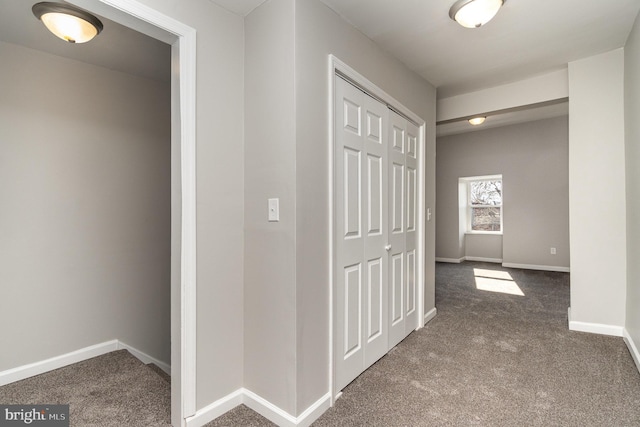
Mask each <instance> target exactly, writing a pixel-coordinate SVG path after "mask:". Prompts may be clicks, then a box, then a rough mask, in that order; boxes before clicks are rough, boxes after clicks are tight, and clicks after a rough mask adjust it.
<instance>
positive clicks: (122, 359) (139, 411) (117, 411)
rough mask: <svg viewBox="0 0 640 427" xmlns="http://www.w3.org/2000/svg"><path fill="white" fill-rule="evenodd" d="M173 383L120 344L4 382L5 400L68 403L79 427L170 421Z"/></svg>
mask: <svg viewBox="0 0 640 427" xmlns="http://www.w3.org/2000/svg"><path fill="white" fill-rule="evenodd" d="M165 375H166V374H165ZM170 389H171V387H170V385H169V382H168V381H167V379H166V377H163V376H161V375H160V374H159V373H157V372H155V371H154V368H153V367H148V366H147V365H145V364H144V363H142V362H141V361H139V360H138V359H136V358H135V357H134V356H132V355H131V354H130V353H129V352H128V351H127V350H119V351H114V352H112V353H108V354H105V355H102V356H98V357H94V358H93V359H89V360H85V361H83V362H80V363H76V364H74V365H71V366H67V367H64V368H61V369H56V370H54V371H51V372H47V373H45V374H42V375H37V376H35V377H32V378H28V379H26V380H22V381H18V382H15V383H12V384H8V385H6V386H3V387H0V403H2V404H15V405H26V404H69V419H70V425H71V426H78V427H80V426H82V427H84V426H91V427H93V426H95V427H103V426H104V427H107V426H109V427H112V426H113V427H115V426H118V427H124V426H131V427H149V426H170V425H171V423H170V419H171V418H170V410H171V391H170Z"/></svg>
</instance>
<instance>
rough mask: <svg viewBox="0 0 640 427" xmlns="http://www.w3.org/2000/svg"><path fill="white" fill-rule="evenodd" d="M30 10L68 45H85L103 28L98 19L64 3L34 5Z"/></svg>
mask: <svg viewBox="0 0 640 427" xmlns="http://www.w3.org/2000/svg"><path fill="white" fill-rule="evenodd" d="M31 10H32V11H33V14H34V15H35V16H36V18H38V19H39V20H41V21H42V23H43V24H44V25H45V27H47V29H48V30H49V31H51V32H52V33H53V34H55V35H56V36H57V37H60V38H61V39H62V40H64V41H67V42H69V43H86V42H88V41H89V40H91V39H92V38H94V37H95V36H97V35H98V34H100V31H102V28H103V27H102V22H100V20H99V19H98V18H96V17H95V16H93V15H91V14H90V13H87V12H85V11H84V10H82V9H78V8H77V7H74V6H71V5H68V4H66V3H52V2H42V3H36V4H34V5H33V7H32V8H31Z"/></svg>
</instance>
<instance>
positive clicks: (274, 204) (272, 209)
mask: <svg viewBox="0 0 640 427" xmlns="http://www.w3.org/2000/svg"><path fill="white" fill-rule="evenodd" d="M277 221H280V199H269V222H277Z"/></svg>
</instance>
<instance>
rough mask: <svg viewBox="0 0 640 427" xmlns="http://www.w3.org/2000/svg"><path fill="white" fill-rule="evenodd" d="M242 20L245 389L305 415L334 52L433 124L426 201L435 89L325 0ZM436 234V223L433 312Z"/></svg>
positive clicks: (324, 223)
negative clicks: (271, 210) (271, 211)
mask: <svg viewBox="0 0 640 427" xmlns="http://www.w3.org/2000/svg"><path fill="white" fill-rule="evenodd" d="M245 25H246V32H245V34H246V55H245V58H246V77H245V83H246V100H245V102H246V104H247V108H246V123H245V132H246V152H245V162H246V174H245V181H246V194H245V204H246V214H245V218H246V236H245V239H244V241H245V257H246V258H245V269H244V271H245V334H244V338H245V387H246V388H247V389H249V390H251V391H253V392H255V393H257V394H259V395H260V396H262V397H263V398H265V399H267V400H268V401H270V402H271V403H273V404H275V405H278V406H279V407H280V408H282V409H284V410H286V411H287V412H289V413H290V414H293V415H299V414H300V413H302V412H303V411H304V410H305V409H307V408H308V407H309V405H311V404H312V403H314V402H316V401H317V400H318V399H320V398H321V397H323V396H324V395H326V394H327V393H328V392H329V376H330V371H329V367H330V359H329V286H330V283H331V281H330V277H329V215H330V209H329V208H330V200H329V146H328V145H327V144H328V140H329V135H328V132H329V117H328V111H329V107H328V105H327V103H328V99H329V89H328V74H327V73H328V60H329V59H328V55H329V54H331V53H332V54H335V55H337V56H338V57H339V58H340V59H341V60H343V61H345V62H346V63H348V64H349V65H351V66H352V67H354V68H355V69H356V70H358V71H359V72H361V73H362V74H364V75H365V76H366V77H367V78H369V79H370V80H372V81H373V82H374V83H376V84H377V85H378V86H379V87H381V88H382V89H383V90H385V91H387V92H388V93H389V94H390V95H392V96H394V97H395V98H396V99H398V100H399V101H400V102H402V103H403V104H404V105H405V106H407V107H408V108H410V109H411V110H413V111H414V112H415V113H416V114H418V115H420V116H421V117H422V118H424V119H425V120H426V122H427V124H428V125H427V126H428V128H427V135H428V147H427V177H428V178H427V182H428V185H427V191H428V193H427V202H426V203H427V206H433V205H434V201H435V200H434V194H435V192H434V187H433V182H434V168H433V162H434V158H433V153H434V152H435V139H434V135H435V129H434V123H435V90H434V88H433V87H432V86H431V85H430V84H429V83H427V82H425V81H424V80H422V79H421V78H420V77H418V76H417V75H416V74H414V73H412V72H411V71H409V70H408V69H407V68H406V67H404V66H403V65H401V64H400V63H399V62H398V61H397V60H395V59H393V58H391V57H390V56H389V55H388V54H386V53H384V52H382V51H381V50H380V49H379V48H378V47H377V46H375V44H374V43H373V42H372V41H371V40H369V39H367V38H366V37H364V36H363V35H362V33H360V32H359V31H357V30H355V29H354V28H353V27H351V26H350V25H348V24H347V23H346V22H344V21H343V20H342V19H341V18H340V17H339V16H338V15H337V14H336V13H334V12H333V11H332V10H330V9H329V8H327V7H326V6H325V5H324V4H322V3H320V2H319V1H317V0H304V1H297V0H271V1H269V2H266V3H264V4H263V5H261V6H260V7H259V8H257V9H256V10H254V11H253V12H252V13H251V14H249V15H248V16H247V17H246V19H245ZM269 197H279V198H280V222H279V223H268V222H267V198H269ZM433 236H434V235H433V221H432V222H431V223H429V226H428V230H427V251H426V252H427V253H426V257H427V260H428V261H427V269H428V270H427V290H426V300H427V310H429V309H430V308H433V306H434V287H433V245H434V240H433ZM429 260H430V262H429Z"/></svg>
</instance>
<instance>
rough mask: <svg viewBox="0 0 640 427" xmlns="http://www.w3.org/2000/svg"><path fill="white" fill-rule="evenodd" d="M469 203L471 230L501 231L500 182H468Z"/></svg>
mask: <svg viewBox="0 0 640 427" xmlns="http://www.w3.org/2000/svg"><path fill="white" fill-rule="evenodd" d="M469 203H470V205H471V230H473V231H501V229H500V224H501V220H500V217H501V215H502V181H501V180H486V181H471V182H469Z"/></svg>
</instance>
